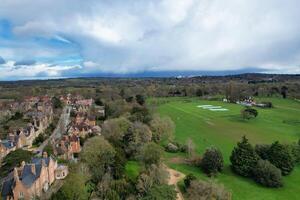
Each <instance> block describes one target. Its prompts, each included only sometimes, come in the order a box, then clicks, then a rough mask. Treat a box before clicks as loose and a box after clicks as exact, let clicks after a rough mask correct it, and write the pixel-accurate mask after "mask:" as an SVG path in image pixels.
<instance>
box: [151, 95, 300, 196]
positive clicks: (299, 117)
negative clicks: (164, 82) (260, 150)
mask: <svg viewBox="0 0 300 200" xmlns="http://www.w3.org/2000/svg"><path fill="white" fill-rule="evenodd" d="M264 100H267V101H272V102H273V105H274V107H275V108H272V109H260V108H257V110H258V112H259V115H258V117H257V118H256V119H253V120H249V121H244V120H242V119H241V117H240V110H241V109H242V106H241V105H236V104H229V103H223V102H220V101H204V100H199V99H195V98H163V99H152V100H150V102H151V101H156V102H164V103H161V104H158V106H157V112H158V113H159V114H161V115H164V116H169V117H171V118H172V120H173V121H174V122H175V124H176V131H175V138H174V139H175V141H178V142H181V143H185V142H186V140H187V139H188V138H191V139H192V140H193V142H194V143H195V145H196V151H197V153H199V154H203V152H204V150H205V148H206V147H209V146H211V145H214V146H216V147H218V148H219V149H220V150H221V151H222V153H223V156H224V161H225V167H224V170H223V172H222V173H221V174H219V175H218V177H217V178H216V179H217V180H216V181H218V182H219V183H222V184H224V186H225V188H227V189H228V190H230V191H232V194H233V199H264V200H266V199H299V195H298V194H299V193H300V186H299V183H300V166H299V165H298V166H296V167H295V168H294V171H293V172H292V173H291V174H290V175H289V176H286V177H284V179H283V181H284V186H283V187H282V188H279V189H269V188H264V187H262V186H260V185H258V184H256V183H255V182H254V181H252V180H251V179H248V178H243V177H240V176H237V175H235V174H234V173H233V172H232V171H231V170H230V161H229V157H230V154H231V151H232V149H233V147H234V146H235V145H236V143H237V142H238V141H239V140H241V137H242V136H243V135H245V136H247V138H248V139H249V141H250V142H251V143H252V144H261V143H272V142H274V141H276V140H278V141H280V142H281V143H291V142H296V141H298V139H299V138H300V103H299V102H297V101H294V100H284V99H275V98H272V99H264ZM199 105H200V106H201V105H212V106H220V107H222V108H224V110H223V111H219V112H218V111H212V110H209V109H204V108H202V107H199ZM225 109H228V110H225ZM183 156H185V155H183V154H171V153H168V154H166V163H167V164H168V165H169V166H170V167H171V168H174V169H176V170H178V171H181V172H183V173H185V174H188V173H193V174H194V175H196V176H197V177H199V178H201V179H206V178H207V177H206V176H205V174H203V172H201V170H200V169H199V168H197V167H192V166H189V165H187V164H182V163H180V162H174V158H180V157H183ZM172 158H173V159H172Z"/></svg>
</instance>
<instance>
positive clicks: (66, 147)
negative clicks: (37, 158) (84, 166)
mask: <svg viewBox="0 0 300 200" xmlns="http://www.w3.org/2000/svg"><path fill="white" fill-rule="evenodd" d="M54 147H55V148H54V154H55V155H57V156H58V157H60V158H62V159H65V160H71V159H74V154H77V153H79V152H80V151H81V146H80V139H79V137H78V136H76V135H70V136H68V135H64V136H63V137H62V138H61V139H60V140H58V141H56V142H55V145H54Z"/></svg>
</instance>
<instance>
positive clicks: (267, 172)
mask: <svg viewBox="0 0 300 200" xmlns="http://www.w3.org/2000/svg"><path fill="white" fill-rule="evenodd" d="M253 178H254V180H255V181H256V182H257V183H260V184H262V185H263V186H266V187H281V186H282V176H281V171H280V169H278V168H277V167H275V166H274V165H272V164H271V163H270V162H269V161H267V160H259V161H258V163H257V165H256V167H255V170H253Z"/></svg>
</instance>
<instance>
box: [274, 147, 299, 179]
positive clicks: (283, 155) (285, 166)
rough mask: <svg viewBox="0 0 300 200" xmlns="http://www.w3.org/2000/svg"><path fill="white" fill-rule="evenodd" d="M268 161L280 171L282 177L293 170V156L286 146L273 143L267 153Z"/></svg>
mask: <svg viewBox="0 0 300 200" xmlns="http://www.w3.org/2000/svg"><path fill="white" fill-rule="evenodd" d="M268 157H269V159H268V160H269V161H270V162H271V163H272V164H273V165H275V166H276V167H277V168H279V169H280V170H281V173H282V175H284V176H285V175H288V174H290V173H291V172H292V171H293V169H294V160H293V154H292V152H291V150H290V148H289V147H288V146H287V145H283V144H279V142H278V141H277V142H274V143H273V144H272V145H271V147H270V151H269V156H268Z"/></svg>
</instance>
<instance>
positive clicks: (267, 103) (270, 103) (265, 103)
mask: <svg viewBox="0 0 300 200" xmlns="http://www.w3.org/2000/svg"><path fill="white" fill-rule="evenodd" d="M261 103H262V104H264V105H265V108H273V103H272V102H270V101H264V102H261Z"/></svg>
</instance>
